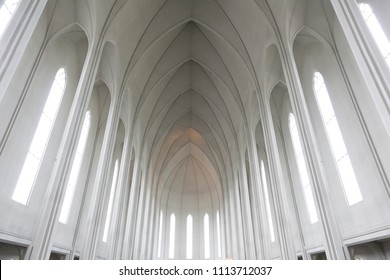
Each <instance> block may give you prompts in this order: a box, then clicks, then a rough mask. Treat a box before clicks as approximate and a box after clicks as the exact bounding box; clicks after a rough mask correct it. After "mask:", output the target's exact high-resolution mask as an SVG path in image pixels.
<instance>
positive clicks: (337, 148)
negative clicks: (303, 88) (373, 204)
mask: <svg viewBox="0 0 390 280" xmlns="http://www.w3.org/2000/svg"><path fill="white" fill-rule="evenodd" d="M313 84H314V93H315V96H316V99H317V104H318V107H319V109H320V113H321V117H322V121H323V122H324V125H325V128H326V134H327V135H328V139H329V143H330V147H331V149H332V153H333V157H334V159H335V161H336V163H337V169H338V172H339V174H340V177H341V182H342V185H343V189H344V193H345V196H346V198H347V201H348V204H349V205H353V204H356V203H358V202H360V201H362V200H363V197H362V194H361V192H360V189H359V185H358V182H357V180H356V176H355V172H354V170H353V168H352V164H351V160H350V159H349V155H348V151H347V148H346V146H345V143H344V139H343V136H342V134H341V131H340V127H339V124H338V122H337V118H336V114H335V112H334V110H333V106H332V102H331V100H330V98H329V94H328V90H327V88H326V85H325V81H324V78H323V77H322V75H321V74H320V73H319V72H315V73H314V76H313Z"/></svg>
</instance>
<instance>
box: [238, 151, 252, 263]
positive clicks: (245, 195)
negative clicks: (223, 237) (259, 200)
mask: <svg viewBox="0 0 390 280" xmlns="http://www.w3.org/2000/svg"><path fill="white" fill-rule="evenodd" d="M238 177H239V184H238V187H239V193H240V198H241V199H240V204H241V211H242V221H243V229H244V231H243V233H244V245H245V258H246V259H250V260H252V259H256V253H255V242H254V234H253V221H252V214H251V213H252V211H251V210H252V209H251V202H250V198H249V188H250V186H249V182H248V180H247V171H246V166H245V157H242V158H241V160H240V163H239V176H238Z"/></svg>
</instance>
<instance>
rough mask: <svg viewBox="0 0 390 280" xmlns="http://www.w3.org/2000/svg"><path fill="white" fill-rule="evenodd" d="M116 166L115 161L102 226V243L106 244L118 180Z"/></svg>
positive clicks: (116, 162)
mask: <svg viewBox="0 0 390 280" xmlns="http://www.w3.org/2000/svg"><path fill="white" fill-rule="evenodd" d="M118 164H119V163H118V160H116V161H115V167H114V173H113V175H112V183H111V191H110V200H109V201H108V208H107V215H106V222H105V224H104V232H103V242H107V240H108V230H109V228H110V223H111V216H112V208H113V206H114V197H115V190H116V185H117V179H118V172H119V170H118V169H119V168H118Z"/></svg>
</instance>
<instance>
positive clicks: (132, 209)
mask: <svg viewBox="0 0 390 280" xmlns="http://www.w3.org/2000/svg"><path fill="white" fill-rule="evenodd" d="M139 165H140V162H139V158H138V157H136V158H135V163H134V171H133V178H132V182H131V188H130V195H129V203H128V205H127V207H128V208H127V214H126V226H125V234H124V242H123V251H122V259H123V260H128V259H131V258H132V252H133V246H134V244H133V242H134V226H135V218H136V213H137V207H138V198H139V191H140V190H139V187H140V186H139V177H140V173H141V170H140V166H139Z"/></svg>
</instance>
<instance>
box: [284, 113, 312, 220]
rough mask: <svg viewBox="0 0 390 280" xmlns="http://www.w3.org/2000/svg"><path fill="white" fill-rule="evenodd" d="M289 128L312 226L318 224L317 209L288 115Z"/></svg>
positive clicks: (295, 132) (296, 131)
mask: <svg viewBox="0 0 390 280" xmlns="http://www.w3.org/2000/svg"><path fill="white" fill-rule="evenodd" d="M289 128H290V133H291V138H292V143H293V148H294V153H295V157H296V161H297V165H298V172H299V177H300V180H301V185H302V189H303V194H304V197H305V202H306V208H307V211H308V213H309V218H310V222H311V223H312V224H314V223H316V222H318V215H317V209H316V206H315V203H314V197H313V192H312V189H311V185H310V179H309V173H308V171H307V166H306V162H305V158H304V156H303V150H302V145H301V140H300V138H299V134H298V128H297V125H296V122H295V117H294V115H293V114H290V116H289Z"/></svg>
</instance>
